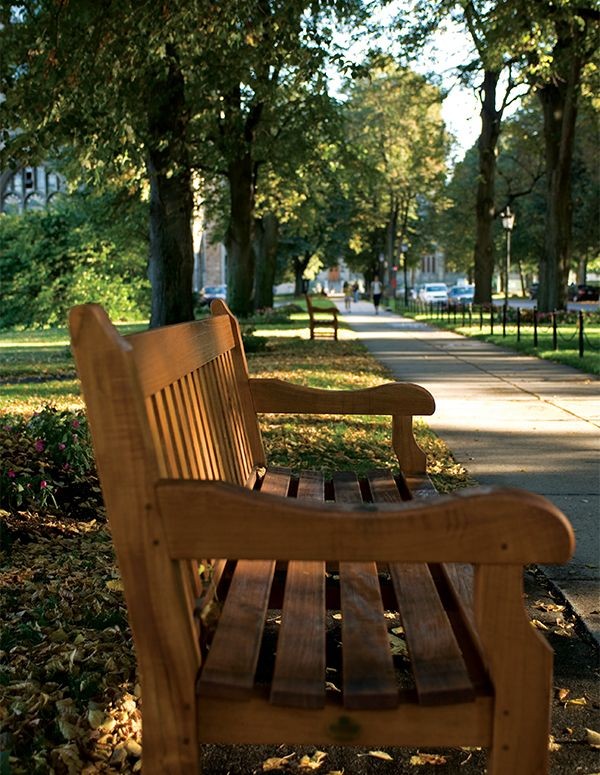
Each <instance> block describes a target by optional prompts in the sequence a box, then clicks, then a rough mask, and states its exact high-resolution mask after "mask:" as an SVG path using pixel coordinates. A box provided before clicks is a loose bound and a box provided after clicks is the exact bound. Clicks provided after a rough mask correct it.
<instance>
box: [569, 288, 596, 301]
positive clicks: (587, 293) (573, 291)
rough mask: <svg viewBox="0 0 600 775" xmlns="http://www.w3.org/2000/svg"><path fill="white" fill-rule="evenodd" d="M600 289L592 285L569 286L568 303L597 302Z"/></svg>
mask: <svg viewBox="0 0 600 775" xmlns="http://www.w3.org/2000/svg"><path fill="white" fill-rule="evenodd" d="M599 298H600V289H599V288H596V287H595V286H594V285H569V300H570V301H598V299H599Z"/></svg>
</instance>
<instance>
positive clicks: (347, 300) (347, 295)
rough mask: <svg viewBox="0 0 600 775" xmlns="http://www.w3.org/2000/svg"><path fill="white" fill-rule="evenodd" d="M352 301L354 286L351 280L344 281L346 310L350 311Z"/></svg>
mask: <svg viewBox="0 0 600 775" xmlns="http://www.w3.org/2000/svg"><path fill="white" fill-rule="evenodd" d="M351 302H352V287H351V285H350V283H349V282H345V283H344V306H345V308H346V312H350V306H351Z"/></svg>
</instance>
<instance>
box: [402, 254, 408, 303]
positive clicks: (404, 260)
mask: <svg viewBox="0 0 600 775" xmlns="http://www.w3.org/2000/svg"><path fill="white" fill-rule="evenodd" d="M400 251H401V253H402V271H403V274H404V306H405V307H408V267H407V265H406V254H407V253H408V245H407V244H406V242H403V243H402V245H400Z"/></svg>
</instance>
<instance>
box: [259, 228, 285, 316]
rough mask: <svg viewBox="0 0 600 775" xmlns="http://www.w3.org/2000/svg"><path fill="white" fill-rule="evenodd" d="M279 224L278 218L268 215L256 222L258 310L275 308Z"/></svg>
mask: <svg viewBox="0 0 600 775" xmlns="http://www.w3.org/2000/svg"><path fill="white" fill-rule="evenodd" d="M278 232H279V223H278V221H277V216H276V215H274V214H273V213H267V215H264V216H263V217H262V218H258V219H257V220H256V221H255V236H254V244H255V254H256V271H255V278H254V298H255V302H256V307H257V309H265V308H267V307H272V306H273V284H274V283H275V271H276V268H277V240H278Z"/></svg>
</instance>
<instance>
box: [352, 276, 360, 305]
mask: <svg viewBox="0 0 600 775" xmlns="http://www.w3.org/2000/svg"><path fill="white" fill-rule="evenodd" d="M352 298H353V300H354V302H355V303H356V302H357V301H359V299H360V295H359V288H358V282H357V281H355V282H354V285H353V286H352Z"/></svg>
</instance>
